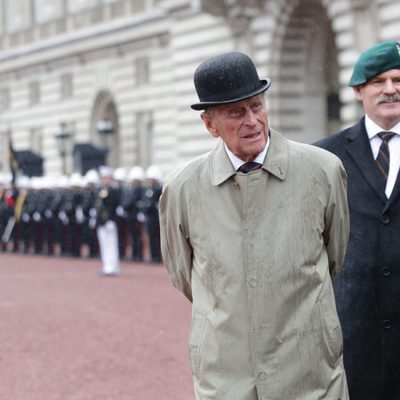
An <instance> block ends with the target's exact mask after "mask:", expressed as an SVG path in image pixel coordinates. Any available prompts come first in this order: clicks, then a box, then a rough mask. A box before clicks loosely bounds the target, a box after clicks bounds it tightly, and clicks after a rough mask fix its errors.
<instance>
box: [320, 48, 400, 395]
mask: <svg viewBox="0 0 400 400" xmlns="http://www.w3.org/2000/svg"><path fill="white" fill-rule="evenodd" d="M349 85H350V86H351V87H353V90H354V93H355V95H356V96H357V98H358V99H359V100H360V101H361V102H362V105H363V107H364V111H365V116H364V117H363V118H361V120H360V121H359V122H358V123H357V124H355V125H354V126H352V127H350V128H348V129H345V130H343V131H342V132H339V133H338V134H336V135H333V136H331V137H329V138H326V139H323V140H321V141H319V142H317V143H316V145H317V146H320V147H323V148H325V149H327V150H329V151H331V152H332V153H334V154H336V155H337V156H338V157H339V158H340V159H341V160H342V162H343V165H344V166H345V169H346V172H347V177H348V201H349V208H350V240H349V244H348V249H347V253H346V258H345V262H344V265H343V268H342V272H341V274H340V276H339V277H338V279H337V280H336V282H335V295H336V302H337V307H338V313H339V317H340V320H341V323H342V328H343V336H344V363H345V368H346V373H347V379H348V384H349V392H350V398H351V399H352V400H366V399H368V400H395V399H400V356H399V354H400V178H399V176H398V171H399V165H400V43H398V42H395V41H387V42H382V43H378V44H376V45H375V46H372V47H371V48H369V49H368V50H366V51H365V52H364V53H362V54H361V55H360V58H359V59H358V61H357V62H356V64H355V65H354V71H353V74H352V76H351V79H350V82H349Z"/></svg>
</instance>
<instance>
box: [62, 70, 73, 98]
mask: <svg viewBox="0 0 400 400" xmlns="http://www.w3.org/2000/svg"><path fill="white" fill-rule="evenodd" d="M60 92H61V98H62V99H68V98H71V97H72V96H73V94H74V87H73V82H72V75H71V74H64V75H61V91H60Z"/></svg>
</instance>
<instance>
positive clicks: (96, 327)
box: [0, 254, 194, 400]
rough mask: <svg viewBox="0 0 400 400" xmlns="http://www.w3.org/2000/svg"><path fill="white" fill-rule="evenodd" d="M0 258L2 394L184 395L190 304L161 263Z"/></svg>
mask: <svg viewBox="0 0 400 400" xmlns="http://www.w3.org/2000/svg"><path fill="white" fill-rule="evenodd" d="M99 269H100V263H99V261H98V260H75V259H65V258H49V257H39V256H23V255H12V254H0V400H192V399H193V398H194V396H193V388H192V378H191V372H190V366H189V361H188V355H187V340H188V331H189V324H190V303H189V302H188V301H186V300H185V298H184V297H183V295H181V294H180V293H178V292H177V291H176V290H175V289H174V288H173V287H172V286H171V284H170V282H169V280H168V278H167V275H166V272H165V270H164V267H163V266H161V265H157V266H154V265H152V266H151V265H144V264H141V265H139V264H132V263H122V264H121V270H122V273H121V275H120V276H119V277H101V276H99V275H98V271H99Z"/></svg>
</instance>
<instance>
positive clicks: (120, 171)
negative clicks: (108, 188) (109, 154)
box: [113, 167, 126, 181]
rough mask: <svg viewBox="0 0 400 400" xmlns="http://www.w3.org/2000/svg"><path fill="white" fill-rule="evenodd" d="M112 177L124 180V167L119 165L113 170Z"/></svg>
mask: <svg viewBox="0 0 400 400" xmlns="http://www.w3.org/2000/svg"><path fill="white" fill-rule="evenodd" d="M113 178H114V179H115V180H117V181H124V180H125V179H126V170H125V168H122V167H119V168H116V169H115V170H114V173H113Z"/></svg>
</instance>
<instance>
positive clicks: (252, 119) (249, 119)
mask: <svg viewBox="0 0 400 400" xmlns="http://www.w3.org/2000/svg"><path fill="white" fill-rule="evenodd" d="M244 122H245V124H246V125H255V124H256V123H257V116H256V114H255V113H254V112H253V111H252V110H248V111H247V112H246V117H245V121H244Z"/></svg>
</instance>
